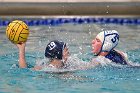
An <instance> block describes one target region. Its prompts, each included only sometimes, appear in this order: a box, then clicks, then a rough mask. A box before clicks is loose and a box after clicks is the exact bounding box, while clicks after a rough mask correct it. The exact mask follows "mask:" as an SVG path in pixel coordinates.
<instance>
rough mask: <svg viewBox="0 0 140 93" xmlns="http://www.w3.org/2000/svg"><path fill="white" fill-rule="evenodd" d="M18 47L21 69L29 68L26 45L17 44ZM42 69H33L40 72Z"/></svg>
mask: <svg viewBox="0 0 140 93" xmlns="http://www.w3.org/2000/svg"><path fill="white" fill-rule="evenodd" d="M16 46H17V47H18V49H19V67H20V68H27V67H28V65H27V63H26V59H25V46H26V43H20V44H16ZM41 68H42V67H41V66H35V67H33V68H32V69H34V70H40V69H41Z"/></svg>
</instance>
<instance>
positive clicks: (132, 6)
mask: <svg viewBox="0 0 140 93" xmlns="http://www.w3.org/2000/svg"><path fill="white" fill-rule="evenodd" d="M9 1H10V2H9ZM105 1H106V2H105ZM139 10H140V2H139V0H123V1H122V0H114V1H111V0H99V1H98V2H97V1H93V0H53V1H52V2H51V1H50V0H48V1H47V2H46V0H40V1H38V0H20V1H18V0H12V1H11V0H0V15H1V16H13V15H14V16H23V15H25V16H34V15H36V16H56V15H58V16H60V15H61V16H72V15H73V16H95V15H97V16H98V15H100V16H104V15H105V16H113V15H124V16H137V17H139V16H140V11H139Z"/></svg>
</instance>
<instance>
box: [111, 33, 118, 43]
mask: <svg viewBox="0 0 140 93" xmlns="http://www.w3.org/2000/svg"><path fill="white" fill-rule="evenodd" d="M116 40H119V35H117V34H116V35H115V36H114V38H112V39H111V41H112V43H115V42H116Z"/></svg>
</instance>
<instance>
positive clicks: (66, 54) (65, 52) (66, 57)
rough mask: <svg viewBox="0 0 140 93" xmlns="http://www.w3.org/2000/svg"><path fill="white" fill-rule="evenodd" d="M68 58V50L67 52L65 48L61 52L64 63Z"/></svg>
mask: <svg viewBox="0 0 140 93" xmlns="http://www.w3.org/2000/svg"><path fill="white" fill-rule="evenodd" d="M68 56H69V50H68V48H67V47H65V48H64V50H63V59H64V62H66V61H67V59H68Z"/></svg>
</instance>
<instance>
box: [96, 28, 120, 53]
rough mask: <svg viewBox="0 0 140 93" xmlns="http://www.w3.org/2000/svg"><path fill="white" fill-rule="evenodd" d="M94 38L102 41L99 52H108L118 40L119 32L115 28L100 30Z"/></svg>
mask: <svg viewBox="0 0 140 93" xmlns="http://www.w3.org/2000/svg"><path fill="white" fill-rule="evenodd" d="M96 38H98V39H99V40H101V42H102V48H101V51H100V52H109V51H110V50H112V49H113V48H115V47H116V46H117V44H118V42H119V33H118V32H117V31H116V30H107V31H102V32H100V33H99V34H98V35H97V36H96Z"/></svg>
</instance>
